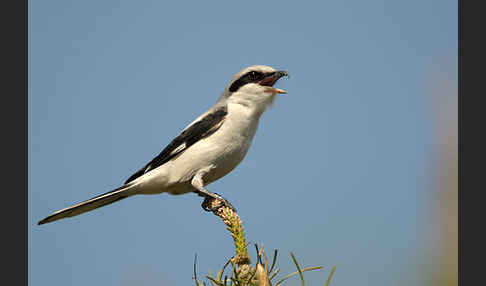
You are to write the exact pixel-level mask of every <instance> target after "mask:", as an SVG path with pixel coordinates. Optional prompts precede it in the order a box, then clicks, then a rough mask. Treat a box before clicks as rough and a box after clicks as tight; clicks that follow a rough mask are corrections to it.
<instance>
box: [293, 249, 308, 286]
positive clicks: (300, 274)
mask: <svg viewBox="0 0 486 286" xmlns="http://www.w3.org/2000/svg"><path fill="white" fill-rule="evenodd" d="M290 256H292V260H293V261H294V263H295V266H296V267H297V271H299V276H300V280H302V286H305V280H304V274H303V273H302V270H300V266H299V263H297V259H295V256H294V254H293V253H292V252H290Z"/></svg>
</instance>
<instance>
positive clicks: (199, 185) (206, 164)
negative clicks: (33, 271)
mask: <svg viewBox="0 0 486 286" xmlns="http://www.w3.org/2000/svg"><path fill="white" fill-rule="evenodd" d="M283 76H287V77H288V76H289V74H288V73H287V72H286V71H277V70H275V69H273V68H271V67H269V66H262V65H256V66H250V67H247V68H244V69H243V70H241V71H240V72H238V73H236V74H235V75H234V76H233V78H232V79H231V81H230V82H229V84H228V86H227V87H226V89H225V90H224V92H223V94H222V95H221V96H220V97H219V99H218V101H217V102H216V104H215V105H214V106H213V107H211V109H209V110H208V111H206V112H205V113H203V114H201V115H200V116H199V117H198V118H196V120H194V121H193V122H192V123H191V124H189V125H188V126H187V127H186V128H185V129H184V130H182V132H181V133H180V134H179V136H177V137H176V138H175V139H174V140H172V141H171V142H170V143H169V145H168V146H167V147H165V149H163V150H162V152H161V153H160V154H159V155H157V156H156V157H155V158H153V159H152V160H151V161H150V162H148V163H147V164H146V165H145V166H144V167H143V168H142V169H140V170H139V171H138V172H136V173H135V174H133V175H132V176H131V177H130V178H128V180H126V182H125V184H124V185H123V186H121V187H120V188H117V189H115V190H113V191H110V192H107V193H105V194H102V195H99V196H96V197H94V198H92V199H89V200H86V201H83V202H81V203H78V204H75V205H73V206H70V207H68V208H65V209H61V210H58V211H56V212H54V213H52V214H51V215H49V216H48V217H46V218H44V219H43V220H41V221H39V222H38V224H45V223H48V222H53V221H56V220H59V219H62V218H67V217H72V216H76V215H79V214H82V213H85V212H88V211H91V210H94V209H96V208H99V207H102V206H105V205H108V204H111V203H114V202H116V201H119V200H121V199H124V198H128V197H130V196H133V195H139V194H144V195H148V194H160V193H169V194H173V195H179V194H185V193H189V192H195V193H197V194H198V195H200V196H203V197H206V198H215V199H218V200H220V201H222V202H224V204H226V205H229V206H231V205H230V204H229V202H227V201H226V200H224V199H223V198H222V197H221V196H219V195H217V194H215V193H212V192H210V191H208V190H207V189H206V188H205V186H207V185H208V184H210V183H211V182H214V181H216V180H218V179H220V178H221V177H223V176H225V175H226V174H228V173H229V172H231V171H232V170H233V169H234V168H235V167H236V166H237V165H238V164H239V163H240V162H241V161H242V160H243V158H244V157H245V155H246V154H247V152H248V149H249V148H250V145H251V142H252V139H253V137H254V136H255V132H256V130H257V128H258V122H259V120H260V116H261V115H262V113H263V112H264V111H265V110H266V109H267V108H268V107H269V106H271V105H272V103H273V102H274V100H275V96H276V94H279V93H286V91H284V90H282V89H278V88H274V87H273V85H274V84H275V83H276V82H277V80H278V79H280V78H281V77H283ZM206 210H208V211H209V210H210V209H206Z"/></svg>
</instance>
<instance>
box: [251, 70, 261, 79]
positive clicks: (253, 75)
mask: <svg viewBox="0 0 486 286" xmlns="http://www.w3.org/2000/svg"><path fill="white" fill-rule="evenodd" d="M248 77H249V78H250V80H251V81H255V80H259V79H261V77H262V73H260V72H256V71H252V72H250V73H248Z"/></svg>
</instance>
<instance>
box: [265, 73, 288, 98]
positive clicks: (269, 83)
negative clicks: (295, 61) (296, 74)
mask: <svg viewBox="0 0 486 286" xmlns="http://www.w3.org/2000/svg"><path fill="white" fill-rule="evenodd" d="M283 76H286V77H290V76H289V73H288V72H286V71H276V72H271V73H268V74H266V76H265V78H264V79H262V80H261V81H260V82H259V84H260V85H262V86H266V87H267V90H268V91H270V92H272V93H280V94H284V93H287V92H286V91H285V90H283V89H280V88H275V87H273V85H274V84H275V83H276V82H277V81H278V80H279V79H280V78H281V77H283Z"/></svg>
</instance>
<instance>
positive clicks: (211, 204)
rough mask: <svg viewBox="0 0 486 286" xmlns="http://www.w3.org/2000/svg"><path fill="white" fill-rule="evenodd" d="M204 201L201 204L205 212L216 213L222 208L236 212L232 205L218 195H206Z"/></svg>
mask: <svg viewBox="0 0 486 286" xmlns="http://www.w3.org/2000/svg"><path fill="white" fill-rule="evenodd" d="M204 197H205V198H204V201H203V202H202V204H201V207H202V208H203V210H205V211H207V212H213V213H216V212H217V211H218V210H219V209H220V208H221V207H227V208H230V209H231V210H233V211H234V212H236V209H235V208H234V207H233V206H232V205H231V203H230V202H229V201H228V200H226V199H225V198H223V197H222V196H220V195H219V194H216V193H210V194H208V195H206V194H204Z"/></svg>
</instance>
